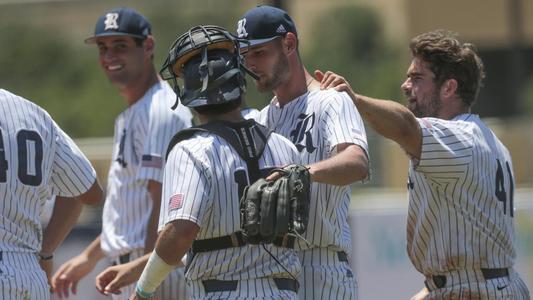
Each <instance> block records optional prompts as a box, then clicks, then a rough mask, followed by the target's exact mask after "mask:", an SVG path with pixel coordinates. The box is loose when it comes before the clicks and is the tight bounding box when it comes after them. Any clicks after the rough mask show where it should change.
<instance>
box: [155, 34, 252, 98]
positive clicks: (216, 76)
mask: <svg viewBox="0 0 533 300" xmlns="http://www.w3.org/2000/svg"><path fill="white" fill-rule="evenodd" d="M244 70H245V68H244V66H243V62H242V57H241V55H240V53H239V39H237V38H236V37H234V36H233V35H231V34H230V33H229V32H228V31H227V30H225V29H224V28H222V27H218V26H213V25H205V26H196V27H193V28H191V29H189V31H187V32H186V33H184V34H182V35H181V36H179V37H178V38H177V39H176V41H175V42H174V43H173V44H172V46H171V48H170V51H169V54H168V56H167V58H166V60H165V62H164V64H163V67H162V69H161V71H160V74H161V76H162V77H163V79H166V80H171V81H172V86H173V89H174V91H175V92H176V94H177V96H178V99H181V103H182V104H183V105H185V106H188V107H192V108H194V107H200V106H206V105H217V104H222V103H226V102H230V101H233V100H237V99H240V97H241V95H242V94H243V93H244V92H245V90H246V81H245V79H244ZM177 78H181V79H182V80H183V82H184V85H183V89H182V90H180V87H179V86H178V82H177ZM177 103H178V102H177V101H176V105H177ZM176 105H175V106H176ZM175 106H174V108H175Z"/></svg>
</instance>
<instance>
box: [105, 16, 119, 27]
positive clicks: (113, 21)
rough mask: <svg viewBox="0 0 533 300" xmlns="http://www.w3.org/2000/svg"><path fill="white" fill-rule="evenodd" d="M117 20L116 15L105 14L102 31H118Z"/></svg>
mask: <svg viewBox="0 0 533 300" xmlns="http://www.w3.org/2000/svg"><path fill="white" fill-rule="evenodd" d="M117 20H118V13H108V14H106V15H105V20H104V24H105V28H104V30H109V29H118V23H117Z"/></svg>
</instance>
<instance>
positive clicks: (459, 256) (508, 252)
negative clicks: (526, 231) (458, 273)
mask: <svg viewBox="0 0 533 300" xmlns="http://www.w3.org/2000/svg"><path fill="white" fill-rule="evenodd" d="M418 122H419V124H420V127H421V128H422V135H423V140H422V152H421V158H420V160H419V161H416V160H412V161H411V166H410V169H409V181H408V190H409V213H408V222H407V250H408V254H409V257H410V258H411V261H412V262H413V264H414V266H415V267H416V269H417V270H419V271H420V272H421V273H423V274H426V275H427V274H430V275H431V274H440V273H445V272H449V271H451V270H460V269H463V270H464V269H466V270H473V269H479V268H506V267H512V266H513V264H514V261H515V256H516V255H515V248H514V245H513V242H514V236H515V234H514V225H513V216H514V207H513V189H514V180H513V178H514V176H513V168H512V162H511V156H510V155H509V152H508V150H507V149H506V148H505V146H504V145H503V144H502V143H501V142H500V141H499V140H498V138H497V137H496V136H495V135H494V133H493V132H492V131H491V130H490V129H489V128H488V127H487V126H486V125H485V124H484V123H483V122H482V121H481V120H480V119H479V117H478V116H477V115H471V114H465V115H460V116H457V117H456V118H455V119H453V120H451V121H446V120H441V119H434V118H424V119H418Z"/></svg>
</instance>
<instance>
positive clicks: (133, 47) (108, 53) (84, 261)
mask: <svg viewBox="0 0 533 300" xmlns="http://www.w3.org/2000/svg"><path fill="white" fill-rule="evenodd" d="M86 43H90V44H92V43H95V44H96V45H97V47H98V50H99V62H100V65H101V67H102V69H103V70H104V72H105V74H106V75H107V77H108V79H109V80H110V81H111V83H112V84H114V85H115V86H117V87H118V89H119V91H120V94H121V95H122V96H123V97H124V99H125V100H126V102H127V104H128V107H127V109H126V110H124V111H123V112H122V113H121V114H120V115H119V116H118V117H117V118H116V120H115V133H114V144H113V157H112V162H111V166H110V169H109V176H108V185H107V195H106V202H105V205H104V211H103V217H102V218H103V226H102V234H101V235H100V236H99V237H98V238H97V239H96V240H95V241H94V242H92V243H91V244H90V245H89V246H88V247H87V248H86V249H85V251H84V252H83V253H82V254H80V255H79V256H77V257H75V258H73V259H71V260H70V261H68V262H66V263H65V264H64V265H63V266H62V267H61V268H60V269H59V270H58V271H57V273H56V275H55V276H54V284H55V286H56V290H57V291H58V293H59V295H62V294H65V295H68V290H69V288H71V289H72V290H73V291H74V290H75V286H76V283H77V281H78V280H80V279H81V278H82V277H83V276H85V275H86V274H87V273H88V272H90V271H91V270H92V269H93V268H94V266H95V264H96V263H97V262H98V261H99V260H100V259H101V258H103V257H104V255H105V256H107V257H108V258H109V259H110V261H111V264H113V265H118V264H123V263H127V262H129V261H131V260H134V259H136V258H139V257H141V256H143V255H144V254H145V253H147V252H150V251H151V250H152V249H153V246H154V243H155V240H156V237H157V222H158V217H159V207H160V197H161V181H162V176H163V174H162V172H163V165H164V154H165V151H166V149H167V146H168V143H169V141H170V139H171V137H172V135H173V134H174V133H175V132H177V131H179V130H181V129H183V128H185V127H189V126H190V125H191V119H192V115H191V113H190V111H189V110H188V109H187V108H185V107H184V106H183V105H178V106H177V107H175V110H172V109H171V107H172V106H173V105H174V103H175V102H176V95H175V94H174V92H173V91H172V89H171V88H170V86H169V85H168V84H167V83H166V82H165V81H163V80H162V79H161V78H160V77H159V76H158V74H157V72H156V71H155V68H154V65H153V55H154V39H153V37H152V35H151V26H150V24H149V23H148V21H147V20H146V18H145V17H144V16H142V15H141V14H139V13H138V12H137V11H135V10H133V9H130V8H118V9H113V10H110V11H108V12H106V13H105V14H104V15H102V16H101V17H100V18H99V19H98V21H97V23H96V27H95V34H94V36H92V37H90V38H88V39H87V40H86ZM167 284H168V285H167ZM127 288H130V290H129V291H128V290H127ZM127 288H125V289H124V292H123V293H122V294H120V295H113V298H114V299H122V298H125V297H128V296H129V295H130V294H131V292H132V291H133V288H134V285H131V286H129V287H127ZM184 293H185V284H184V279H183V273H182V271H181V270H179V269H177V270H176V271H175V272H173V273H172V276H171V277H170V278H169V281H168V282H167V283H166V284H165V285H164V287H162V288H161V289H160V294H159V295H158V297H160V298H161V299H183V298H184V297H185V294H184Z"/></svg>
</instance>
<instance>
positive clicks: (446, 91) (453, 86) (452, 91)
mask: <svg viewBox="0 0 533 300" xmlns="http://www.w3.org/2000/svg"><path fill="white" fill-rule="evenodd" d="M457 87H458V84H457V80H455V79H453V78H451V79H448V80H446V81H444V82H443V83H442V85H441V87H440V97H441V99H449V98H452V97H454V96H456V95H457Z"/></svg>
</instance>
